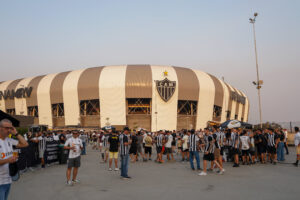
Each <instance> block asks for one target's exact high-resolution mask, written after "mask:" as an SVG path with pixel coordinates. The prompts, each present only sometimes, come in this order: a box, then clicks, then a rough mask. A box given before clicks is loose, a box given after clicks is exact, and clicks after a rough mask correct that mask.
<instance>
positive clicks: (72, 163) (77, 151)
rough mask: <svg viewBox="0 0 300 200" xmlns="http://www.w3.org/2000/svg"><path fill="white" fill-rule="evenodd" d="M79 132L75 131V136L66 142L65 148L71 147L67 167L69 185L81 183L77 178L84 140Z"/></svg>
mask: <svg viewBox="0 0 300 200" xmlns="http://www.w3.org/2000/svg"><path fill="white" fill-rule="evenodd" d="M78 136H79V133H78V132H77V131H73V136H72V137H71V138H69V139H68V140H67V141H66V143H65V147H64V148H65V149H69V160H68V169H67V174H66V175H67V185H69V186H72V185H73V184H74V183H79V180H78V179H76V178H77V173H78V168H79V167H80V159H81V157H80V155H81V150H82V149H83V144H82V140H81V139H79V137H78ZM72 168H73V178H72V181H71V172H72Z"/></svg>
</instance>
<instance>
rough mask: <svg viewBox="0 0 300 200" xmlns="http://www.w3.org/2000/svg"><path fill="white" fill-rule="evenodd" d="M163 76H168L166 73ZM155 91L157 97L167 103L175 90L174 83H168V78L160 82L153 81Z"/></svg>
mask: <svg viewBox="0 0 300 200" xmlns="http://www.w3.org/2000/svg"><path fill="white" fill-rule="evenodd" d="M164 76H165V77H166V76H168V72H167V71H165V72H164ZM155 83H156V89H157V92H158V94H159V96H160V97H161V98H162V99H163V100H164V101H165V102H167V101H169V99H171V97H172V96H173V94H174V92H175V89H176V81H170V80H169V79H168V78H165V79H164V80H161V81H159V80H158V81H155Z"/></svg>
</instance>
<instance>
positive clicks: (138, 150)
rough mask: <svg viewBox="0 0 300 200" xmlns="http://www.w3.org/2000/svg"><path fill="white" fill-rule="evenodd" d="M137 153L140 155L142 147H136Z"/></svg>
mask: <svg viewBox="0 0 300 200" xmlns="http://www.w3.org/2000/svg"><path fill="white" fill-rule="evenodd" d="M137 152H139V153H142V146H141V145H138V146H137Z"/></svg>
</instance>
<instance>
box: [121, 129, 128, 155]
mask: <svg viewBox="0 0 300 200" xmlns="http://www.w3.org/2000/svg"><path fill="white" fill-rule="evenodd" d="M119 141H120V155H121V156H125V155H128V149H129V148H128V136H127V135H125V134H124V133H122V134H121V135H120V136H119ZM125 143H127V144H125Z"/></svg>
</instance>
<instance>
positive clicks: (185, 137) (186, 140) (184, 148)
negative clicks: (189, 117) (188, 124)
mask: <svg viewBox="0 0 300 200" xmlns="http://www.w3.org/2000/svg"><path fill="white" fill-rule="evenodd" d="M182 140H183V144H182V149H183V150H186V149H188V141H189V136H188V135H184V136H183V138H182Z"/></svg>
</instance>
